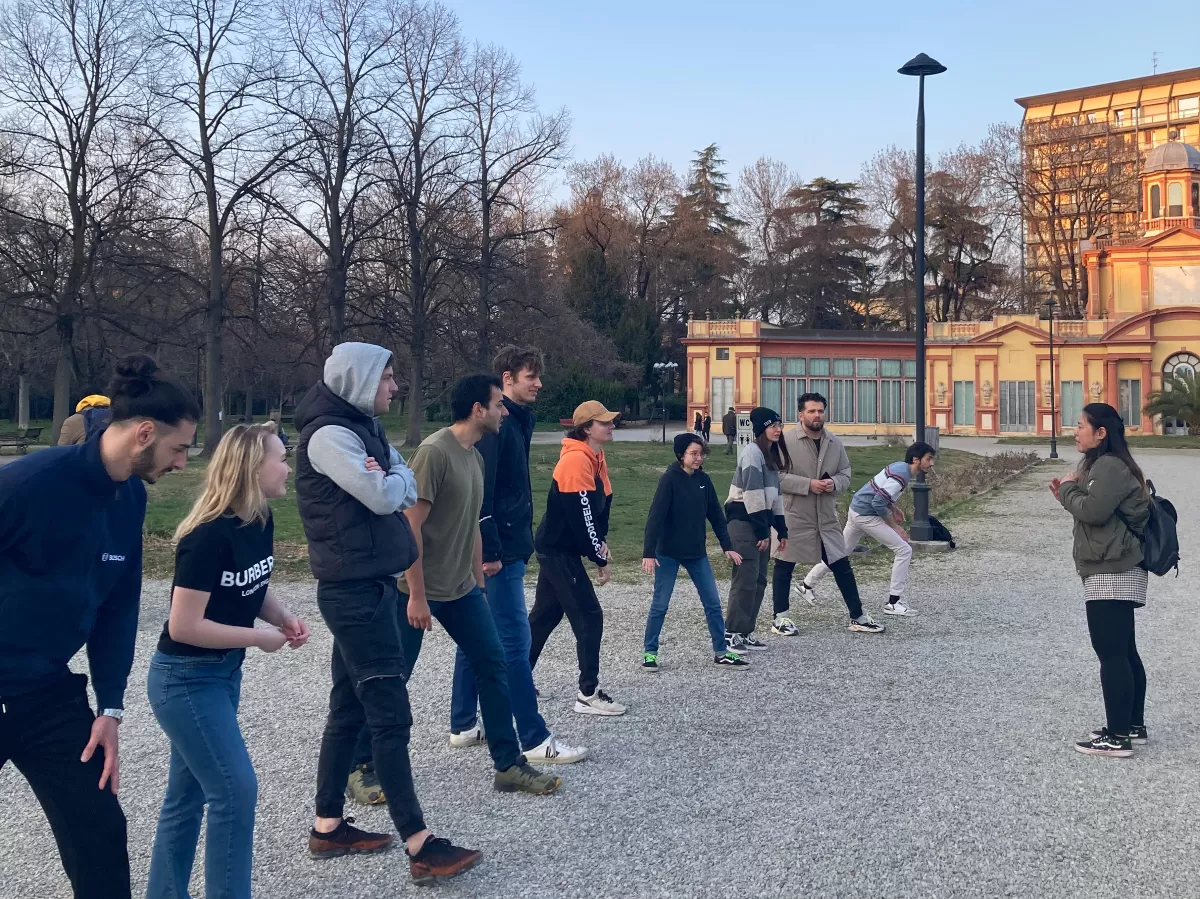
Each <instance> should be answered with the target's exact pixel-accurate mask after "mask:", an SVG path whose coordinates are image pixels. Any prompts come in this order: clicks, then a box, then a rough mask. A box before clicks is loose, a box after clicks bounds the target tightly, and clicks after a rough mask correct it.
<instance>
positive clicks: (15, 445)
mask: <svg viewBox="0 0 1200 899" xmlns="http://www.w3.org/2000/svg"><path fill="white" fill-rule="evenodd" d="M41 436H42V429H41V428H25V429H24V430H20V431H8V432H6V433H3V434H0V452H3V451H4V450H6V449H10V448H11V449H16V450H20V451H21V455H22V456H23V455H25V453H26V451H27V450H28V449H29V445H30V444H31V443H37V442H38V439H39V438H40V437H41Z"/></svg>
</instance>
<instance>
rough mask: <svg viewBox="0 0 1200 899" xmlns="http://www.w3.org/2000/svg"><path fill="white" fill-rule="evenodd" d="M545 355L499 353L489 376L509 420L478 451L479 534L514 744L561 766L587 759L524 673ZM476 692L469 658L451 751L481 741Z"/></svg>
mask: <svg viewBox="0 0 1200 899" xmlns="http://www.w3.org/2000/svg"><path fill="white" fill-rule="evenodd" d="M543 364H544V363H543V361H542V354H541V351H540V350H536V349H532V348H524V349H523V348H519V347H514V346H509V347H504V348H503V349H501V350H500V352H499V353H497V354H496V358H495V361H494V362H493V364H492V369H493V371H494V373H495V375H496V377H498V378H500V380H501V383H502V384H503V389H504V397H503V402H504V408H505V409H506V410H507V411H508V415H506V416H505V417H504V419H503V420H502V421H501V423H500V431H499V433H496V434H492V433H490V432H486V431H485V432H484V434H483V436H482V437H481V438H480V440H479V442H478V443H477V444H475V448H476V449H477V450H479V454H480V455H481V456H482V457H483V507H482V508H481V509H480V512H479V531H480V535H481V537H482V539H483V573H484V576H485V577H486V578H487V591H486V594H485V595H486V599H487V603H488V606H489V607H490V608H491V611H492V618H493V620H494V621H495V623H496V632H497V634H499V636H500V643H501V645H502V646H503V647H504V660H505V664H506V666H507V668H508V694H509V699H510V701H511V702H512V710H513V718H514V719H515V720H516V728H517V736H518V737H519V738H520V741H521V746H522V747H524V754H525V758H526V760H528V761H529V762H530V763H531V764H535V765H536V764H543V765H547V764H559V765H566V764H570V763H572V762H580V761H583V760H584V759H585V758H587V754H588V751H587V749H586V748H585V747H582V746H569V745H567V744H566V743H563V742H562V741H560V740H558V739H557V738H556V737H555V736H554V734H552V733H550V728H548V727H547V726H546V721H545V719H544V718H542V715H541V712H539V711H538V697H537V691H536V689H535V688H534V685H533V671H532V670H531V669H530V667H529V646H530V635H529V613H528V610H527V608H526V606H525V566H526V564H527V563H528V562H529V557H530V556H531V555H533V494H532V488H531V485H530V480H529V444H530V441H531V439H532V438H533V428H534V415H533V412H532V411H531V410H530V409H529V406H530V405H531V404H532V403H534V402H535V401H536V400H537V396H538V391H539V390H541V387H542V379H541V376H542V368H543ZM478 706H479V691H478V690H477V689H476V686H475V675H474V674H473V673H472V672H471V662H470V659H468V657H467V654H466V653H465V652H463V650H462V649H459V650H458V651H457V652H456V653H455V658H454V689H453V695H452V698H451V701H450V745H451V746H456V747H462V746H471V745H475V744H478V743H482V742H483V740H484V732H483V728H482V727H480V726H479V725H478V717H477V715H478Z"/></svg>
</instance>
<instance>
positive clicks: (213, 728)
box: [146, 649, 258, 899]
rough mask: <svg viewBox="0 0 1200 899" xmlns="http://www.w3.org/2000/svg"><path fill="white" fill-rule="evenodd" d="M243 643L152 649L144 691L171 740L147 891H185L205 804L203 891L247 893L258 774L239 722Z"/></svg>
mask: <svg viewBox="0 0 1200 899" xmlns="http://www.w3.org/2000/svg"><path fill="white" fill-rule="evenodd" d="M245 657H246V651H245V650H244V649H231V650H228V651H227V652H225V653H223V654H222V655H219V656H176V655H167V654H165V653H162V652H156V653H155V654H154V656H153V657H152V658H151V660H150V673H149V675H148V677H147V679H146V692H147V694H148V695H149V698H150V708H151V710H152V711H153V712H154V717H155V718H157V719H158V724H159V727H161V728H162V729H163V733H165V734H166V735H167V738H168V739H169V740H170V741H171V764H170V770H169V773H168V775H167V792H166V795H165V796H164V797H163V803H162V810H161V811H160V812H159V814H158V830H157V832H156V833H155V835H154V851H153V852H152V853H151V855H150V880H149V883H148V884H147V885H146V897H147V899H187V897H188V896H189V893H188V882H189V881H190V880H191V877H192V865H193V863H194V862H195V860H196V844H197V843H198V842H199V840H200V822H201V820H202V819H203V817H204V807H205V805H207V806H208V827H207V830H206V832H205V838H204V895H205V896H206V897H208V899H250V868H251V860H252V856H253V852H254V807H255V804H256V803H257V802H258V778H257V777H256V776H255V774H254V765H252V764H251V762H250V755H249V753H248V752H247V751H246V743H245V741H244V740H243V739H242V731H241V728H240V727H238V718H237V715H238V702H239V700H240V698H241V690H242V660H243V659H244V658H245Z"/></svg>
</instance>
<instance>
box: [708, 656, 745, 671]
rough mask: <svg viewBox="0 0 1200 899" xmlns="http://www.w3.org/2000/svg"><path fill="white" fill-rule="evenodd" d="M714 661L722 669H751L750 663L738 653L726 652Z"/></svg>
mask: <svg viewBox="0 0 1200 899" xmlns="http://www.w3.org/2000/svg"><path fill="white" fill-rule="evenodd" d="M713 661H714V662H716V664H717V665H719V666H720V667H722V668H749V667H750V663H749V662H747V661H746V660H745V659H743V658H742V657H741V656H740V655H738V654H737V653H736V652H725V653H723V654H721V655H718V656H715V657H714V658H713Z"/></svg>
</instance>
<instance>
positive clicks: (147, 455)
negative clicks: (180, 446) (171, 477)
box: [132, 440, 162, 484]
mask: <svg viewBox="0 0 1200 899" xmlns="http://www.w3.org/2000/svg"><path fill="white" fill-rule="evenodd" d="M156 449H158V441H157V440H155V441H154V442H153V443H151V444H150V445H149V446H148V447H146V448H145V449H144V450H142V451H141V452H140V453H138V454H137V455H136V456H134V457H133V472H132V473H133V476H134V477H135V478H138V479H140V480H143V481H145V482H146V483H147V484H153V483H154V482H155V481H157V480H158V476H159V475H160V474H162V472H161V471H157V470H155V467H154V451H155V450H156Z"/></svg>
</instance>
